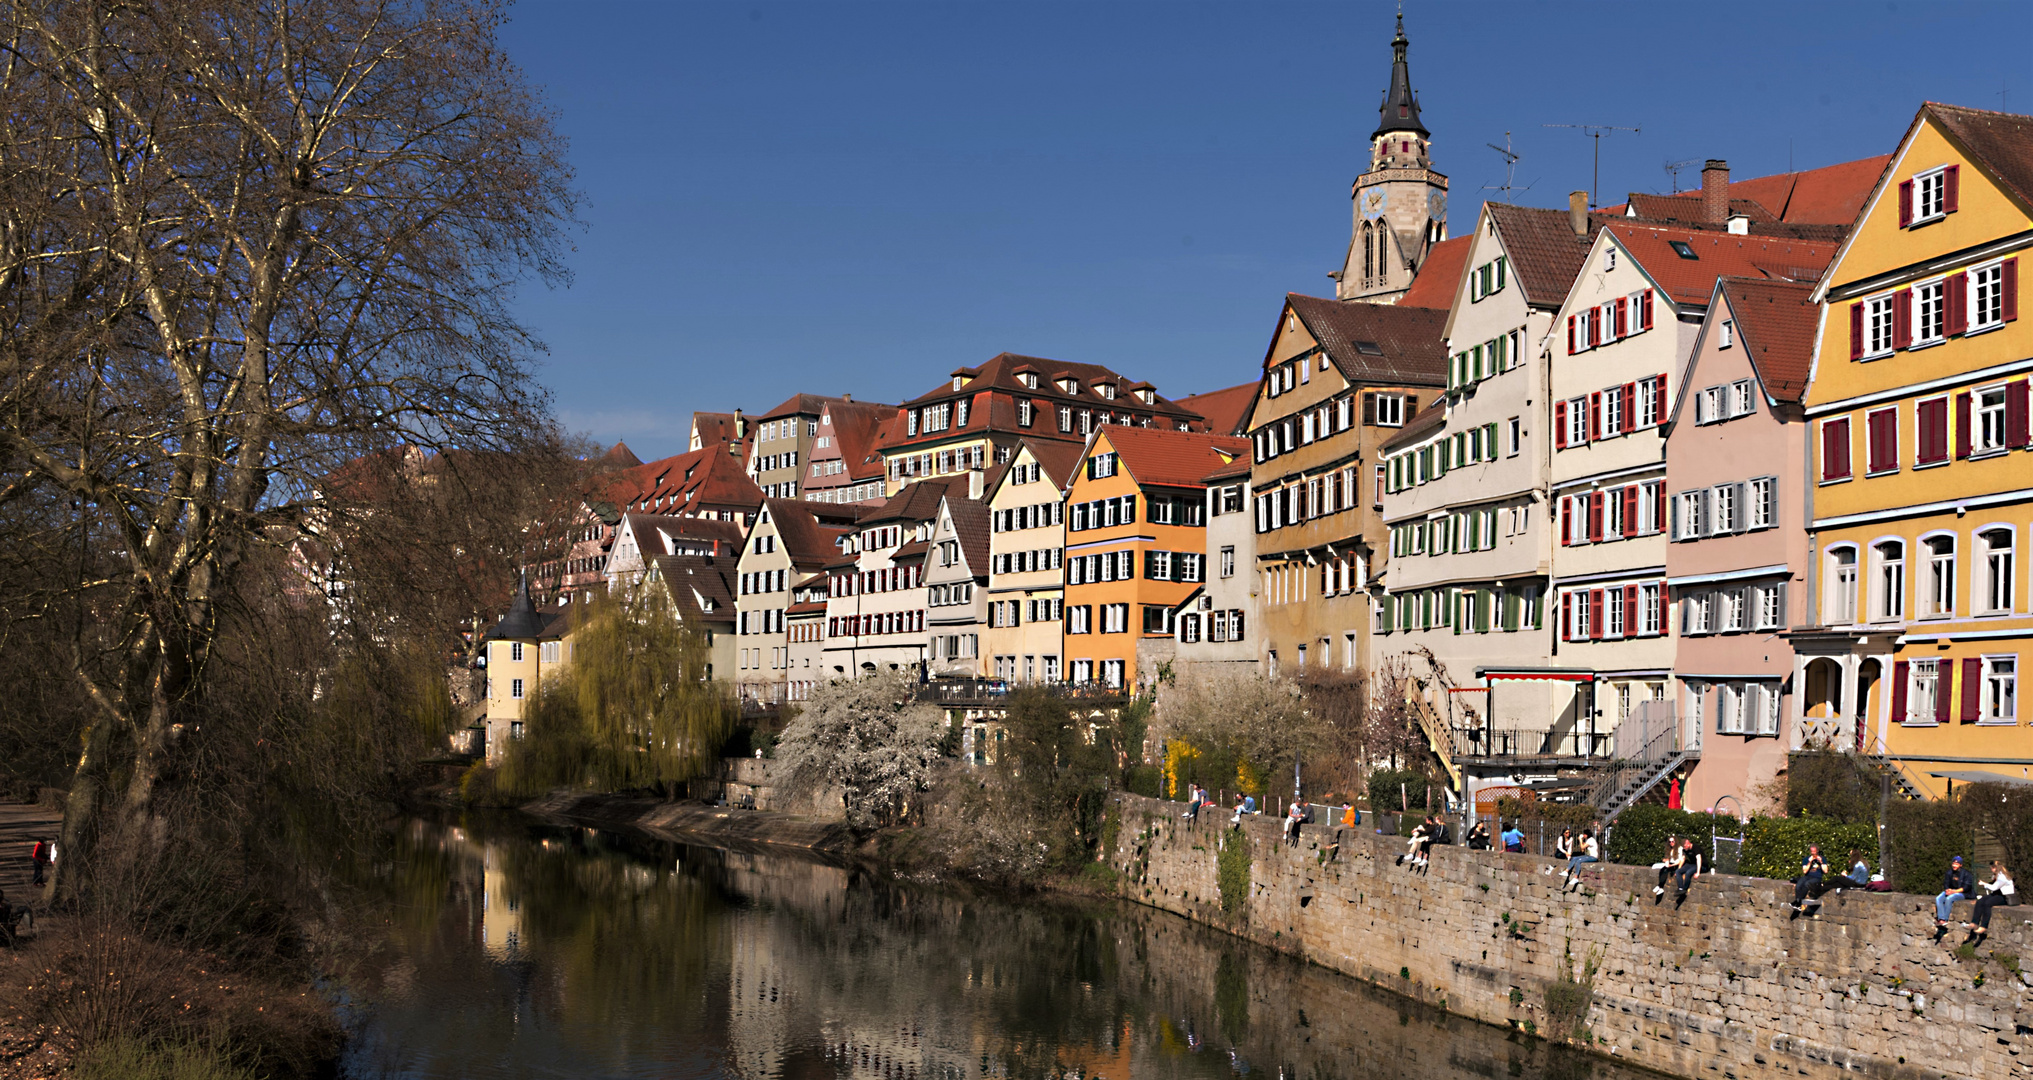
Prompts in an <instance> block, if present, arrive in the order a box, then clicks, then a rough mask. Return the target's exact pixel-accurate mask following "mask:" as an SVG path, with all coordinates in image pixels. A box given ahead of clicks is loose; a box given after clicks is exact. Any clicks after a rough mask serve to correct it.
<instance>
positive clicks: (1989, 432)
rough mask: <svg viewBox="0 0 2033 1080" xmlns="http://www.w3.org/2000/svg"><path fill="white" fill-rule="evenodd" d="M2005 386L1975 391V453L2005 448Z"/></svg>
mask: <svg viewBox="0 0 2033 1080" xmlns="http://www.w3.org/2000/svg"><path fill="white" fill-rule="evenodd" d="M2005 411H2006V410H2005V388H2004V387H2002V386H1993V387H1990V388H1988V389H1984V390H1978V391H1977V392H1976V414H1977V418H1976V425H1975V427H1976V445H1975V446H1974V447H1973V448H1972V449H1973V450H1974V451H1975V452H1976V453H1979V454H1986V453H1991V452H1993V451H1997V450H2003V449H2005V445H2006V436H2005V429H2006V423H2005Z"/></svg>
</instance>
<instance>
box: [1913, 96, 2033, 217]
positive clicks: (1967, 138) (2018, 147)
mask: <svg viewBox="0 0 2033 1080" xmlns="http://www.w3.org/2000/svg"><path fill="white" fill-rule="evenodd" d="M1921 111H1922V112H1924V113H1927V114H1929V115H1931V116H1933V117H1934V119H1935V120H1936V121H1937V122H1938V123H1939V124H1940V125H1941V127H1942V129H1943V130H1945V131H1947V132H1948V134H1949V137H1950V138H1952V139H1954V140H1955V141H1956V142H1958V143H1961V144H1962V147H1963V149H1964V150H1965V151H1967V152H1968V153H1969V156H1970V157H1971V158H1973V159H1975V161H1976V162H1977V163H1978V164H1980V165H1982V166H1983V167H1984V168H1986V169H1987V170H1989V171H1990V173H1991V175H1993V176H1995V177H1997V179H1998V182H1999V183H2000V184H2001V185H2002V186H2003V187H2004V188H2005V190H2006V191H2009V192H2011V193H2012V194H2013V195H2014V196H2015V197H2016V198H2018V200H2019V202H2020V204H2021V205H2022V206H2028V207H2033V116H2020V115H2018V114H2016V113H2001V112H1990V111H1988V110H1985V109H1966V108H1963V107H1962V106H1960V105H1944V104H1942V103H1940V102H1938V101H1930V102H1928V103H1927V104H1925V105H1923V106H1921Z"/></svg>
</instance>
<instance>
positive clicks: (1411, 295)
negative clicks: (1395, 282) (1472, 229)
mask: <svg viewBox="0 0 2033 1080" xmlns="http://www.w3.org/2000/svg"><path fill="white" fill-rule="evenodd" d="M1474 241H1475V234H1473V233H1468V234H1465V235H1462V236H1453V237H1449V238H1447V239H1445V240H1442V241H1440V242H1439V243H1437V244H1434V245H1433V247H1432V249H1431V250H1429V251H1427V252H1426V261H1425V262H1423V263H1420V264H1419V273H1418V275H1417V276H1415V277H1413V278H1412V287H1411V288H1409V289H1406V290H1405V295H1403V296H1400V297H1398V306H1399V307H1421V308H1451V307H1453V306H1454V293H1455V291H1456V290H1457V289H1459V288H1460V286H1461V272H1462V270H1464V269H1465V268H1466V267H1467V266H1468V249H1469V248H1470V247H1471V246H1472V245H1473V243H1474Z"/></svg>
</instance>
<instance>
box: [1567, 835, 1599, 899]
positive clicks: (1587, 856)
mask: <svg viewBox="0 0 2033 1080" xmlns="http://www.w3.org/2000/svg"><path fill="white" fill-rule="evenodd" d="M1575 847H1576V851H1575V853H1574V857H1573V858H1570V859H1568V860H1567V869H1565V870H1562V871H1561V872H1560V880H1561V881H1562V882H1563V883H1565V884H1566V885H1567V886H1568V887H1569V888H1580V887H1581V868H1582V867H1583V866H1585V865H1587V864H1589V863H1592V862H1601V861H1602V848H1601V847H1600V846H1598V845H1597V843H1596V839H1595V830H1594V829H1583V830H1581V840H1580V841H1579V842H1578V843H1577V844H1576V845H1575Z"/></svg>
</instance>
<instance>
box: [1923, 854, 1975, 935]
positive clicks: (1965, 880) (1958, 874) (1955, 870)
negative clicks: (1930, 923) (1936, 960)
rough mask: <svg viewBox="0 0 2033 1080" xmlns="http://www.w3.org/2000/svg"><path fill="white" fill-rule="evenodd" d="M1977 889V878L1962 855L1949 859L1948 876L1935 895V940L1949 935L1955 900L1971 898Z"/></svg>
mask: <svg viewBox="0 0 2033 1080" xmlns="http://www.w3.org/2000/svg"><path fill="white" fill-rule="evenodd" d="M1976 891H1977V885H1976V880H1975V879H1974V878H1972V877H1971V876H1970V872H1969V868H1968V867H1967V866H1965V865H1964V864H1963V861H1962V856H1960V855H1957V856H1956V857H1955V858H1953V859H1950V860H1948V876H1947V877H1946V878H1945V879H1944V880H1943V881H1942V884H1941V892H1939V893H1938V894H1936V895H1935V897H1934V940H1936V941H1940V940H1941V939H1942V938H1944V937H1947V936H1948V917H1949V915H1950V914H1951V913H1953V912H1954V910H1955V902H1956V901H1957V900H1967V899H1969V898H1970V896H1971V894H1973V893H1975V892H1976Z"/></svg>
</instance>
